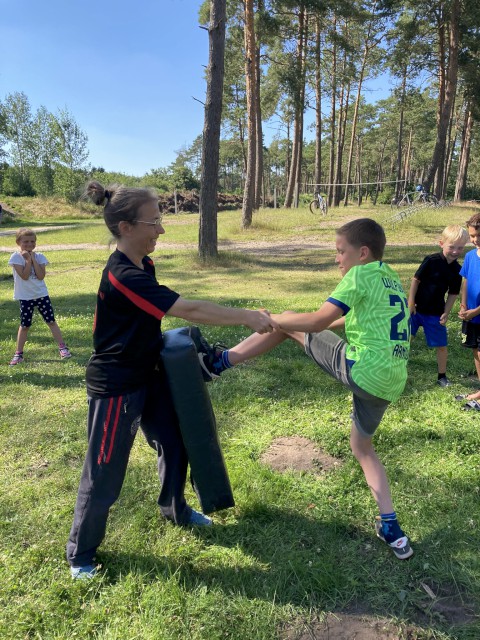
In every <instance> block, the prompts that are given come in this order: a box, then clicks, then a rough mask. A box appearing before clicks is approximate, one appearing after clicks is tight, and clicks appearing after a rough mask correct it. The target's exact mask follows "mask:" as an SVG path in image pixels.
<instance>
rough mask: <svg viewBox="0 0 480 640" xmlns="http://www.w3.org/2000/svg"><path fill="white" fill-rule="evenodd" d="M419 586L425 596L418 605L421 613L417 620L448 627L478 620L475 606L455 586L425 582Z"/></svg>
mask: <svg viewBox="0 0 480 640" xmlns="http://www.w3.org/2000/svg"><path fill="white" fill-rule="evenodd" d="M420 585H421V587H422V589H423V590H424V591H425V593H426V596H425V598H424V599H423V600H422V601H421V602H419V603H418V607H419V609H420V612H421V613H420V616H419V620H422V621H424V622H427V623H428V622H430V621H431V620H436V621H438V622H441V623H442V624H444V625H446V626H449V627H458V626H463V625H467V624H469V623H471V622H473V621H474V620H478V616H477V615H476V606H475V604H474V603H473V602H472V601H471V599H470V598H468V595H467V594H464V593H461V592H460V591H459V590H458V587H457V586H455V585H448V584H447V585H445V584H443V585H435V584H432V585H428V584H427V583H425V582H422V583H420Z"/></svg>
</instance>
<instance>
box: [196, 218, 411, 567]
mask: <svg viewBox="0 0 480 640" xmlns="http://www.w3.org/2000/svg"><path fill="white" fill-rule="evenodd" d="M385 244H386V238H385V233H384V230H383V228H382V227H381V226H380V225H379V224H378V223H377V222H375V221H374V220H371V219H369V218H361V219H358V220H353V221H352V222H348V223H347V224H345V225H344V226H342V227H341V228H340V229H338V231H337V238H336V249H337V255H336V259H335V261H336V262H337V263H338V266H339V268H340V272H341V274H342V280H341V281H340V283H339V284H338V286H337V287H336V288H335V290H334V291H333V292H332V293H331V295H330V296H329V297H328V299H327V301H326V302H324V303H323V305H322V306H321V307H320V309H318V311H313V312H311V313H293V312H289V311H286V312H284V313H281V314H272V319H274V320H275V322H277V323H278V326H279V327H280V329H279V330H276V331H275V332H274V333H271V334H267V335H260V334H256V333H255V334H252V335H251V336H249V337H248V338H247V339H246V340H244V341H243V342H241V343H240V344H238V345H236V346H235V347H233V348H231V349H229V350H225V351H221V350H219V349H215V348H211V347H208V345H205V344H204V345H200V344H197V349H198V351H199V359H200V364H201V366H202V368H203V369H204V371H205V373H206V374H207V376H208V375H209V376H210V377H211V378H213V377H218V375H219V374H220V373H221V372H222V371H224V370H225V369H227V368H229V367H231V366H233V365H236V364H239V363H240V362H244V361H245V360H248V359H250V358H253V357H255V356H258V355H261V354H262V353H266V352H267V351H270V350H271V349H273V348H274V347H275V346H277V345H278V344H280V343H281V342H283V341H284V340H286V339H287V338H291V339H293V340H295V341H296V342H298V343H299V344H300V345H301V346H302V348H304V349H305V352H306V353H307V355H309V356H310V357H311V358H312V360H314V361H315V362H316V363H317V364H318V366H319V367H321V368H322V369H323V370H324V371H326V372H327V373H328V374H330V375H331V376H333V377H334V378H336V379H337V380H339V381H340V382H341V383H342V384H344V385H345V386H346V387H347V388H348V389H350V390H351V391H352V393H353V412H352V428H351V433H350V446H351V448H352V452H353V454H354V456H355V457H356V459H357V460H358V462H359V463H360V465H361V467H362V469H363V472H364V474H365V478H366V480H367V484H368V486H369V487H370V490H371V492H372V494H373V497H374V498H375V501H376V503H377V505H378V508H379V511H380V516H379V517H378V518H377V521H376V523H375V528H376V533H377V535H378V537H379V538H381V539H382V540H383V541H384V542H386V543H387V544H388V545H389V546H390V547H391V549H392V550H393V553H394V554H395V556H396V557H397V558H399V559H401V560H403V559H406V558H409V557H410V556H411V555H412V554H413V551H412V548H411V546H410V543H409V541H408V538H407V536H406V535H405V534H404V532H403V531H402V529H401V528H400V525H399V524H398V521H397V517H396V514H395V511H394V508H393V504H392V499H391V495H390V487H389V484H388V480H387V476H386V473H385V469H384V466H383V465H382V463H381V462H380V460H379V459H378V457H377V454H376V453H375V450H374V448H373V444H372V436H373V434H374V433H375V431H376V429H377V427H378V425H379V424H380V421H381V419H382V417H383V414H384V413H385V410H386V409H387V407H388V405H389V404H390V402H393V401H394V400H397V398H398V397H399V396H400V394H401V393H402V391H403V389H404V387H405V382H406V379H407V361H408V355H409V349H410V316H409V312H408V302H407V299H406V296H405V292H404V290H403V287H402V285H401V283H400V279H399V277H398V275H397V273H396V272H395V271H394V270H393V269H391V268H390V267H389V266H388V265H386V264H385V263H384V262H382V257H383V251H384V248H385ZM339 328H345V332H346V336H347V340H346V341H345V340H342V339H341V338H340V337H338V336H337V335H336V334H335V333H333V332H332V331H331V329H339Z"/></svg>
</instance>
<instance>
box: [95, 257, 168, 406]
mask: <svg viewBox="0 0 480 640" xmlns="http://www.w3.org/2000/svg"><path fill="white" fill-rule="evenodd" d="M142 262H143V266H144V269H140V268H139V267H137V266H135V265H134V264H133V262H131V261H130V260H129V259H128V258H127V256H126V255H125V254H124V253H122V252H121V251H118V249H117V250H116V251H114V253H112V255H111V256H110V258H109V259H108V262H107V265H106V267H105V269H104V270H103V274H102V279H101V282H100V288H99V290H98V295H97V306H96V310H95V320H94V326H93V347H94V352H93V354H92V356H91V358H90V360H89V362H88V365H87V373H86V380H87V393H88V395H89V396H91V397H94V398H109V397H114V396H119V395H124V394H125V393H127V392H129V391H135V390H136V389H139V388H140V387H142V386H143V385H144V384H145V383H146V381H147V380H148V377H149V375H150V374H151V372H152V371H153V370H154V368H155V365H156V363H157V361H158V357H159V354H160V349H161V347H162V344H163V340H162V333H161V320H162V318H163V316H164V315H165V314H166V313H167V311H168V310H169V309H170V307H171V306H172V305H173V304H174V303H175V302H176V300H177V299H178V298H179V297H180V296H179V294H178V293H176V292H175V291H172V290H171V289H169V288H168V287H165V286H162V285H159V284H158V282H157V280H156V277H155V267H154V264H153V262H152V260H151V259H150V258H149V257H147V256H145V257H144V258H143V261H142Z"/></svg>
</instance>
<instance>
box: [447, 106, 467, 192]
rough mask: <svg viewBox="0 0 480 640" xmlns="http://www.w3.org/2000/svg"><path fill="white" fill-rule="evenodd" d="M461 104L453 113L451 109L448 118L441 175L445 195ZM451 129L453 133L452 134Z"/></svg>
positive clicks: (461, 109)
mask: <svg viewBox="0 0 480 640" xmlns="http://www.w3.org/2000/svg"><path fill="white" fill-rule="evenodd" d="M462 112H463V105H461V106H460V108H459V109H458V110H457V112H456V113H455V115H454V114H453V110H452V117H451V118H450V126H449V128H448V143H447V152H446V158H445V175H444V176H443V194H444V195H445V196H446V195H447V188H448V180H449V179H450V172H451V170H452V162H453V157H454V155H455V149H456V146H457V138H458V133H459V129H460V122H461V120H462ZM452 129H453V135H452Z"/></svg>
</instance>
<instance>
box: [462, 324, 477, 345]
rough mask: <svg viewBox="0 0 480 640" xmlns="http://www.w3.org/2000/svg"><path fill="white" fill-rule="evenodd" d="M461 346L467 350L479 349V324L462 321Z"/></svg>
mask: <svg viewBox="0 0 480 640" xmlns="http://www.w3.org/2000/svg"><path fill="white" fill-rule="evenodd" d="M462 345H463V346H464V347H467V349H479V348H480V323H478V322H466V321H465V320H464V321H463V323H462Z"/></svg>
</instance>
